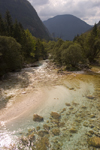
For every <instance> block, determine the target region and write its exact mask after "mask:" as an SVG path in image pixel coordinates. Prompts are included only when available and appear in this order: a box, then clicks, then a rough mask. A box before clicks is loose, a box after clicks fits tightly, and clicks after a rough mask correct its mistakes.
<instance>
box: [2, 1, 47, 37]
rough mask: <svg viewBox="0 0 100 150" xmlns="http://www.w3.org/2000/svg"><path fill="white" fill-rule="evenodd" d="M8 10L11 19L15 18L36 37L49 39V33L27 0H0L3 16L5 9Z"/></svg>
mask: <svg viewBox="0 0 100 150" xmlns="http://www.w3.org/2000/svg"><path fill="white" fill-rule="evenodd" d="M7 10H8V11H9V12H10V14H11V16H12V18H13V20H14V21H15V20H16V19H17V20H18V21H19V22H20V23H21V24H22V25H23V27H24V28H25V29H29V30H30V32H31V33H32V34H33V35H34V36H35V37H38V38H45V39H49V38H50V36H49V33H48V31H47V29H46V28H45V26H44V24H43V23H42V21H41V20H40V18H39V16H38V14H37V12H36V11H35V9H34V8H33V6H32V5H31V4H30V3H29V1H27V0H9V2H8V0H0V13H1V15H2V16H3V17H4V16H5V13H6V11H7Z"/></svg>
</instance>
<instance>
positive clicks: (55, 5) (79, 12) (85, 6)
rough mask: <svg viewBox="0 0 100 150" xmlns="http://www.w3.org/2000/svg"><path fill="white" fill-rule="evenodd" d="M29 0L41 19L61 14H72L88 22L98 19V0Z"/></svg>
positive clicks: (99, 3)
mask: <svg viewBox="0 0 100 150" xmlns="http://www.w3.org/2000/svg"><path fill="white" fill-rule="evenodd" d="M29 2H31V4H32V5H33V7H34V8H35V9H36V11H37V13H38V15H39V17H40V18H41V20H47V19H49V18H51V17H54V16H56V15H62V14H72V15H74V16H76V17H79V18H80V19H82V20H84V21H86V22H87V23H89V24H94V23H97V22H98V21H99V20H100V18H99V16H100V9H99V8H100V0H91V1H90V0H29Z"/></svg>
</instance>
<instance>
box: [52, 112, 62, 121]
mask: <svg viewBox="0 0 100 150" xmlns="http://www.w3.org/2000/svg"><path fill="white" fill-rule="evenodd" d="M51 117H52V118H54V119H58V120H59V119H60V118H61V115H60V114H59V113H57V112H51Z"/></svg>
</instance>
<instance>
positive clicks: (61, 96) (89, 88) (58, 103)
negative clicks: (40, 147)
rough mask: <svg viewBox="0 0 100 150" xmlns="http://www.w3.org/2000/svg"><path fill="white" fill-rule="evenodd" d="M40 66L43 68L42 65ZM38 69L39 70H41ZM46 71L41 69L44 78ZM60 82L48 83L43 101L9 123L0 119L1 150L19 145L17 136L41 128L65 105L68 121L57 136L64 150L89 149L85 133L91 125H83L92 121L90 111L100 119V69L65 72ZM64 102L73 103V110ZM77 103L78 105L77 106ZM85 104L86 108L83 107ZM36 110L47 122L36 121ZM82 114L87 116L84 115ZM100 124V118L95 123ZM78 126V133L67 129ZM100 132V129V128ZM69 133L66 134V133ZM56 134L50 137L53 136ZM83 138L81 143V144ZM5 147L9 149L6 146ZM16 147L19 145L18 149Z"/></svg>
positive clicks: (64, 118)
mask: <svg viewBox="0 0 100 150" xmlns="http://www.w3.org/2000/svg"><path fill="white" fill-rule="evenodd" d="M39 69H41V68H39ZM38 71H39V70H38ZM43 73H44V71H43V70H42V72H41V78H42V76H43ZM58 80H60V82H59V84H58V83H55V85H54V84H53V85H52V86H51V85H50V84H48V83H46V86H44V87H43V85H42V86H41V88H43V89H44V90H45V92H44V101H42V102H41V104H40V105H38V106H37V108H36V109H34V107H33V108H32V107H31V109H29V110H28V111H27V112H26V113H25V114H23V115H21V116H20V117H18V118H16V119H14V120H11V121H9V122H4V121H2V120H0V150H2V149H6V148H10V146H11V145H14V144H15V145H17V144H16V143H17V142H18V138H19V137H20V136H21V135H22V134H25V133H27V131H28V129H33V128H36V127H37V126H40V127H41V128H42V126H43V124H45V123H46V122H47V120H49V121H50V119H49V118H50V113H51V112H52V111H56V112H58V113H61V112H62V110H63V109H64V108H66V111H65V112H62V117H61V121H62V122H65V126H64V127H63V128H60V131H61V134H60V135H59V136H58V137H56V138H58V141H59V142H63V146H61V149H62V150H65V149H67V150H75V149H77V148H78V149H88V145H87V143H86V140H85V139H86V133H87V132H88V131H89V130H90V129H91V128H90V127H87V128H86V127H85V126H83V123H84V122H85V121H89V120H90V119H91V118H90V116H88V117H87V115H86V114H87V113H88V114H89V113H90V115H91V114H95V116H96V118H95V120H99V119H100V118H99V116H100V111H99V110H98V109H97V105H98V103H99V102H100V74H99V69H98V70H97V73H95V74H93V73H92V74H90V72H88V73H87V72H86V73H84V74H80V73H78V72H76V73H73V74H71V75H65V76H64V77H61V78H60V79H59V78H58ZM88 96H91V97H92V96H93V97H96V100H95V101H92V99H89V98H88ZM65 103H70V105H71V107H73V109H69V107H68V106H66V105H65ZM75 103H77V104H78V105H75ZM83 106H86V107H87V109H86V110H85V109H84V108H82V107H83ZM34 113H37V114H40V115H41V116H43V117H44V122H42V123H36V122H34V121H33V114H34ZM79 113H81V114H82V115H83V114H85V115H86V119H85V118H83V119H82V118H81V117H80V115H79ZM77 119H78V120H81V121H80V122H81V123H80V124H77V121H75V120H77ZM98 124H99V125H100V120H99V121H98V123H97V124H96V121H95V123H94V126H95V127H96V126H98ZM74 127H75V128H77V130H78V132H77V133H75V134H73V133H72V134H70V133H69V132H68V131H69V130H70V129H71V128H74ZM98 132H99V131H98ZM65 133H66V135H64V134H65ZM54 138H55V137H51V139H54ZM80 141H81V143H80ZM5 147H6V148H5ZM15 149H16V150H17V148H15Z"/></svg>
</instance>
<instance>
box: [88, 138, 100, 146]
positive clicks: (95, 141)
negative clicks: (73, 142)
mask: <svg viewBox="0 0 100 150" xmlns="http://www.w3.org/2000/svg"><path fill="white" fill-rule="evenodd" d="M88 144H89V146H93V147H97V148H100V137H91V138H89V139H88Z"/></svg>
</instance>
